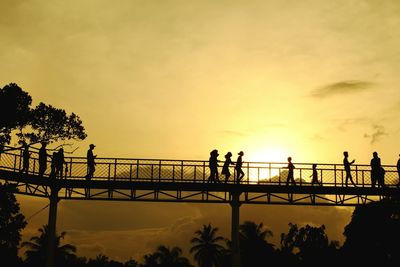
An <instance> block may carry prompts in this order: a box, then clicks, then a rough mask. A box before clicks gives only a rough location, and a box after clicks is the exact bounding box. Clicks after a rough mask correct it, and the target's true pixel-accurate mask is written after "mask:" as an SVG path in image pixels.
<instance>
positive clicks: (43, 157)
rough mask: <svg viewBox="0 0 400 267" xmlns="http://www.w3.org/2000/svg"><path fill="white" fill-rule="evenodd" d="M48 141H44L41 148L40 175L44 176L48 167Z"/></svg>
mask: <svg viewBox="0 0 400 267" xmlns="http://www.w3.org/2000/svg"><path fill="white" fill-rule="evenodd" d="M46 146H47V143H46V142H42V147H41V148H40V149H39V177H43V175H44V173H45V172H46V169H47V150H46Z"/></svg>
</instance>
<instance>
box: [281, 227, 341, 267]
mask: <svg viewBox="0 0 400 267" xmlns="http://www.w3.org/2000/svg"><path fill="white" fill-rule="evenodd" d="M337 248H338V242H337V241H332V242H329V239H328V236H327V234H326V233H325V226H324V225H322V226H320V227H314V226H310V225H308V224H307V225H306V226H304V227H301V228H298V227H297V225H296V224H292V223H289V232H288V234H283V233H282V235H281V251H280V253H281V255H280V256H284V257H285V258H286V259H287V261H291V262H292V263H294V262H300V263H301V264H302V265H310V264H311V265H315V264H323V263H324V262H325V261H326V259H327V258H331V259H333V258H335V256H336V254H337ZM290 254H292V255H293V254H295V255H296V256H297V257H296V258H294V257H293V256H291V255H290Z"/></svg>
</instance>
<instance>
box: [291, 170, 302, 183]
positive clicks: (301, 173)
mask: <svg viewBox="0 0 400 267" xmlns="http://www.w3.org/2000/svg"><path fill="white" fill-rule="evenodd" d="M302 170H303V169H300V186H301V180H303V175H302ZM293 179H294V177H293Z"/></svg>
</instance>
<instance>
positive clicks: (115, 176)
mask: <svg viewBox="0 0 400 267" xmlns="http://www.w3.org/2000/svg"><path fill="white" fill-rule="evenodd" d="M116 178H117V159H115V160H114V181H115V179H116Z"/></svg>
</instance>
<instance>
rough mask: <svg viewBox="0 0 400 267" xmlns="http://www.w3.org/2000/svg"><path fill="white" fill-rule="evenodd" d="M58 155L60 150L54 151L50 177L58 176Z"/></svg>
mask: <svg viewBox="0 0 400 267" xmlns="http://www.w3.org/2000/svg"><path fill="white" fill-rule="evenodd" d="M57 155H58V152H56V151H54V152H53V155H52V156H51V165H50V168H51V171H50V178H53V179H54V178H56V170H57Z"/></svg>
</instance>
